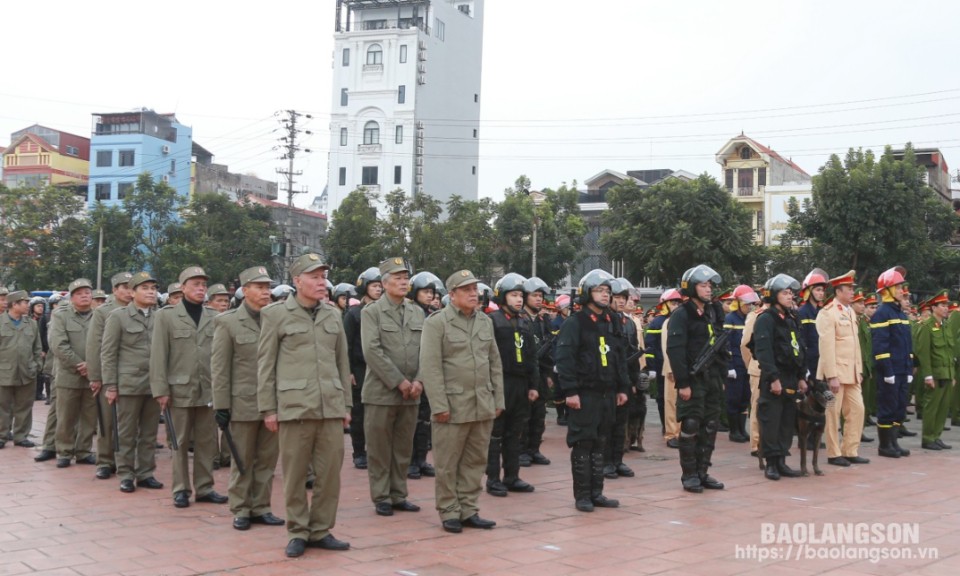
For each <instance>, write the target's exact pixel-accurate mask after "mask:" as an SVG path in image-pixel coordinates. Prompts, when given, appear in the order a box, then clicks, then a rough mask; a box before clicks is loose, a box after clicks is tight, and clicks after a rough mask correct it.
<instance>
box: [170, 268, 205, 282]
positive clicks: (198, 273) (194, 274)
mask: <svg viewBox="0 0 960 576" xmlns="http://www.w3.org/2000/svg"><path fill="white" fill-rule="evenodd" d="M191 278H203V279H204V280H209V279H210V277H209V276H207V273H206V272H204V271H203V268H201V267H199V266H190V267H189V268H186V269H185V270H184V271H183V272H181V273H180V277H179V278H178V280H180V283H181V284H183V283H184V282H186V281H187V280H189V279H191Z"/></svg>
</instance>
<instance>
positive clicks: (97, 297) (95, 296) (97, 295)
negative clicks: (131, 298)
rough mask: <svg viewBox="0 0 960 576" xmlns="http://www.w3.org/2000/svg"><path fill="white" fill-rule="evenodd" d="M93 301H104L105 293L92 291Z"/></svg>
mask: <svg viewBox="0 0 960 576" xmlns="http://www.w3.org/2000/svg"><path fill="white" fill-rule="evenodd" d="M93 299H94V300H106V299H107V293H106V292H104V291H103V290H94V291H93Z"/></svg>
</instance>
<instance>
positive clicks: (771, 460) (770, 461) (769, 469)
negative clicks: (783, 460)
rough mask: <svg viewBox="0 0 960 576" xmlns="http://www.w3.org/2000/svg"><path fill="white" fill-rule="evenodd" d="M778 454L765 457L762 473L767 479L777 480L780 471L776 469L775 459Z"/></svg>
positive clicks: (777, 457)
mask: <svg viewBox="0 0 960 576" xmlns="http://www.w3.org/2000/svg"><path fill="white" fill-rule="evenodd" d="M779 458H780V457H779V456H768V457H767V466H766V468H765V469H764V470H763V475H764V477H766V479H767V480H779V479H780V472H779V471H778V470H777V460H778V459H779Z"/></svg>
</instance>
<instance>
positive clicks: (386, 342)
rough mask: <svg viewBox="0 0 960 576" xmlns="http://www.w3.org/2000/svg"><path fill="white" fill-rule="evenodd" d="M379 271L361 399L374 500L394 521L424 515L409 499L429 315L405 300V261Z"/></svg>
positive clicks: (363, 326)
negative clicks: (422, 339)
mask: <svg viewBox="0 0 960 576" xmlns="http://www.w3.org/2000/svg"><path fill="white" fill-rule="evenodd" d="M378 272H379V274H380V281H381V282H382V283H383V288H384V294H383V296H382V297H381V298H380V299H379V300H377V301H375V302H372V303H371V304H370V305H368V306H366V307H364V309H363V311H362V312H361V317H362V320H361V322H360V332H361V340H362V342H363V357H364V359H366V362H367V373H366V376H365V378H364V382H363V392H362V394H361V398H362V399H363V403H364V408H363V409H364V416H365V418H364V424H363V425H364V427H365V428H366V430H365V431H364V434H365V436H366V438H367V471H368V474H369V479H370V498H371V499H372V500H373V504H374V509H375V511H376V513H377V514H378V515H380V516H392V515H393V511H394V510H400V511H403V512H419V511H420V507H419V506H417V505H416V504H413V503H412V502H410V501H408V500H407V495H408V492H407V471H408V469H409V467H410V457H411V454H412V451H413V436H414V431H415V430H416V426H417V412H418V410H419V406H418V404H419V403H420V395H421V393H422V392H423V381H422V378H421V376H420V336H421V335H422V333H423V321H424V314H423V309H422V308H421V307H419V306H417V305H416V304H413V303H412V302H409V301H407V300H406V298H405V296H406V295H407V292H408V290H409V287H410V286H409V284H410V268H409V265H408V264H407V262H406V260H404V259H403V258H397V257H394V258H387V259H386V260H384V261H383V262H381V263H380V268H379V270H378Z"/></svg>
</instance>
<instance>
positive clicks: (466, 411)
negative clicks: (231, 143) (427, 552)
mask: <svg viewBox="0 0 960 576" xmlns="http://www.w3.org/2000/svg"><path fill="white" fill-rule="evenodd" d="M478 282H479V281H478V280H477V278H476V277H475V276H474V275H473V273H472V272H470V271H469V270H459V271H457V272H454V273H453V274H451V275H450V276H449V277H448V278H447V282H446V287H447V290H448V291H449V294H448V296H450V304H449V305H448V306H446V307H444V308H443V309H442V310H440V311H439V312H437V313H436V314H433V315H432V316H430V317H429V318H427V320H426V321H425V322H424V323H423V337H422V338H421V341H420V374H421V376H422V377H423V384H424V387H425V389H426V391H427V395H428V396H430V409H431V411H432V413H433V455H434V462H436V464H437V478H436V483H435V487H436V501H437V504H436V505H437V511H438V512H439V513H440V520H441V522H442V524H443V529H444V530H445V531H447V532H451V533H459V532H462V531H463V528H464V527H467V528H481V529H488V530H489V529H491V528H493V527H494V526H496V522H493V521H492V520H486V519H484V518H481V517H480V515H479V513H478V511H479V507H478V500H479V496H480V492H481V490H482V489H483V484H482V481H483V472H484V467H485V466H486V463H487V451H488V450H489V448H490V433H491V431H492V430H493V421H494V419H495V418H496V417H497V416H499V415H500V414H501V413H502V412H503V409H504V395H503V367H502V366H501V364H500V354H499V352H498V351H497V344H496V340H495V339H494V330H493V321H492V320H490V318H488V317H487V316H485V315H484V314H482V313H478V312H477V303H478V301H479V297H478V293H477V284H478Z"/></svg>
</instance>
